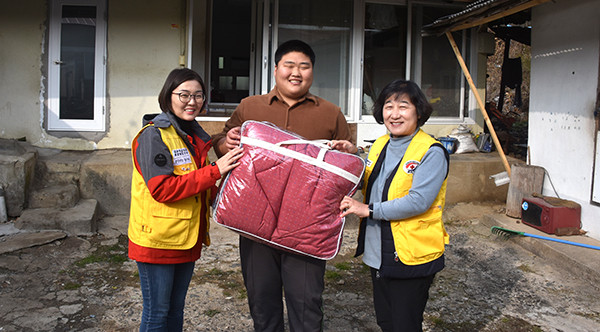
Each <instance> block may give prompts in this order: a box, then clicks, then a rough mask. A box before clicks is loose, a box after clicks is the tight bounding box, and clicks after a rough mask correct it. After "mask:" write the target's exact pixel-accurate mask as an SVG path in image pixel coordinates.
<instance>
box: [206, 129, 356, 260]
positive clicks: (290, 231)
mask: <svg viewBox="0 0 600 332" xmlns="http://www.w3.org/2000/svg"><path fill="white" fill-rule="evenodd" d="M241 134H242V139H241V146H242V147H243V148H244V156H243V157H242V158H241V159H240V166H238V167H236V168H235V169H234V170H233V171H231V172H230V173H229V175H228V176H227V177H226V178H225V179H224V180H223V182H222V183H221V187H220V190H219V194H218V196H217V200H216V201H215V205H214V210H213V211H214V212H213V218H214V220H215V221H216V222H217V223H218V224H220V225H223V226H225V227H228V228H230V229H232V230H235V231H237V232H239V233H240V234H241V235H243V236H246V237H248V238H251V239H254V240H256V241H260V242H263V243H266V244H268V245H270V246H274V247H276V248H279V249H284V250H289V251H293V252H296V253H300V254H304V255H308V256H311V257H315V258H319V259H331V258H333V257H335V255H336V254H337V252H338V250H339V246H340V244H341V239H342V232H343V229H344V222H345V220H344V218H341V217H340V211H339V204H340V201H341V200H342V198H343V197H344V196H345V195H353V194H354V192H355V191H356V188H357V186H358V183H359V182H360V179H361V178H362V175H363V172H364V168H365V164H364V161H363V159H362V158H360V157H358V156H356V155H353V154H348V153H343V152H339V151H335V150H330V149H329V148H328V147H327V146H326V145H325V144H323V143H316V142H313V141H306V140H304V139H303V138H302V137H299V136H298V135H296V134H293V133H290V132H287V131H284V130H282V129H279V128H277V127H275V126H274V125H272V124H269V123H266V122H256V121H246V122H244V124H243V125H242V127H241Z"/></svg>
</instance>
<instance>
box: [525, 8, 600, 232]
mask: <svg viewBox="0 0 600 332" xmlns="http://www.w3.org/2000/svg"><path fill="white" fill-rule="evenodd" d="M599 17H600V1H596V0H557V1H553V2H547V3H545V4H543V5H540V6H537V7H535V8H534V9H533V14H532V36H531V37H532V38H531V39H532V42H531V43H532V45H531V92H530V104H529V145H530V147H531V163H532V164H533V165H538V166H542V167H544V168H545V169H546V170H547V171H548V173H549V176H550V178H551V180H552V182H553V184H554V186H555V188H556V190H557V192H558V195H559V196H560V197H561V198H563V199H569V200H573V201H576V202H577V203H579V204H581V206H582V224H583V229H584V230H586V231H588V235H590V236H592V237H594V238H597V239H600V207H598V206H595V205H592V204H591V203H590V197H591V188H592V173H593V158H594V139H595V127H594V116H593V113H594V107H595V104H596V96H597V89H598V62H599V59H600V55H599V54H600V52H599V47H600V20H599V19H598V18H599ZM597 167H600V165H599V166H597ZM544 194H545V195H548V196H556V195H555V193H554V190H553V189H552V186H551V184H550V182H549V181H548V179H547V177H546V180H545V182H544Z"/></svg>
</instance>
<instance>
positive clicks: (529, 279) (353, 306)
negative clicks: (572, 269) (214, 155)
mask: <svg viewBox="0 0 600 332" xmlns="http://www.w3.org/2000/svg"><path fill="white" fill-rule="evenodd" d="M501 208H502V206H499V205H491V204H458V205H454V206H448V207H447V208H446V213H445V219H446V225H447V230H448V233H449V234H450V242H451V244H450V245H449V246H448V247H447V254H446V262H447V264H446V268H445V269H444V270H443V271H442V272H440V273H439V274H438V275H437V276H436V279H435V281H434V284H433V286H432V288H431V290H430V300H429V302H428V305H427V308H426V311H425V322H424V330H425V331H507V332H508V331H511V332H512V331H600V301H598V300H597V299H598V298H599V297H600V290H599V289H598V288H596V287H594V286H593V285H591V284H590V283H589V282H588V281H586V280H583V279H581V278H579V277H578V276H576V275H572V274H570V273H569V271H566V270H563V269H562V268H560V267H559V265H558V264H554V262H552V261H548V260H545V259H542V258H540V257H538V256H535V255H533V254H532V253H531V252H529V251H526V250H524V249H523V248H521V247H520V246H518V245H517V244H516V242H514V241H505V240H502V239H500V238H497V237H496V236H495V235H492V234H491V233H490V231H489V227H488V226H486V225H484V224H483V223H482V221H481V220H482V216H484V215H486V214H491V213H502V211H501ZM105 222H110V223H113V224H114V223H115V222H117V223H120V224H121V226H122V224H123V223H125V224H126V218H116V217H114V218H111V219H110V220H109V219H106V220H105ZM116 228H118V227H116ZM123 228H124V227H121V231H122V229H123ZM356 230H357V221H356V220H354V219H352V220H349V221H348V223H347V227H346V230H345V232H344V240H343V245H342V248H341V250H340V253H339V255H338V256H337V257H336V258H334V259H333V260H331V261H329V262H328V265H327V273H326V291H325V294H324V295H323V297H324V309H325V330H326V331H344V332H345V331H378V328H377V325H376V323H375V318H374V312H373V308H372V300H371V285H370V280H369V275H368V269H366V268H365V267H364V266H363V264H362V263H361V261H360V259H356V258H353V257H352V253H353V249H354V245H355V241H356ZM211 237H212V241H213V245H211V246H210V247H209V248H206V249H205V250H204V251H203V256H202V258H201V259H200V261H198V263H197V265H196V273H195V276H194V278H193V280H192V283H191V286H190V289H189V292H188V297H187V305H186V313H185V326H184V329H185V331H251V330H252V329H251V327H252V320H251V318H250V315H249V313H248V307H247V302H246V294H245V289H244V287H243V283H242V278H241V273H240V264H239V258H238V249H237V243H238V236H237V235H236V234H235V233H233V232H231V231H229V230H227V229H224V228H223V227H220V226H218V225H215V226H213V228H212V230H211ZM0 240H1V238H0ZM126 243H127V239H126V237H125V236H124V235H122V234H121V235H119V232H114V231H113V232H108V233H106V232H105V233H104V235H96V236H93V237H88V238H81V237H68V238H66V239H63V240H60V241H55V242H52V243H50V244H47V245H43V246H38V247H34V248H28V249H22V250H18V251H15V252H11V253H6V254H2V255H0V331H2V332H5V331H11V332H12V331H19V332H29V331H86V332H91V331H136V330H137V325H138V324H139V320H140V313H141V309H142V306H141V302H142V301H141V293H140V291H139V286H138V277H137V268H136V266H135V263H134V262H131V261H129V260H127V257H126Z"/></svg>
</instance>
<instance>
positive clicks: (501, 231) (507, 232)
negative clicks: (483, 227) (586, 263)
mask: <svg viewBox="0 0 600 332" xmlns="http://www.w3.org/2000/svg"><path fill="white" fill-rule="evenodd" d="M491 231H492V233H493V234H496V235H499V236H502V237H504V238H506V239H508V238H509V237H511V236H514V235H521V236H529V237H533V238H536V239H542V240H549V241H554V242H559V243H565V244H570V245H574V246H579V247H584V248H590V249H596V250H600V247H598V246H592V245H589V244H585V243H579V242H572V241H567V240H561V239H555V238H552V237H548V236H541V235H535V234H529V233H525V232H518V231H513V230H511V229H506V228H502V227H498V226H493V227H492V230H491Z"/></svg>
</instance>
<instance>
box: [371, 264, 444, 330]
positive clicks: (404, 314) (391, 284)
mask: <svg viewBox="0 0 600 332" xmlns="http://www.w3.org/2000/svg"><path fill="white" fill-rule="evenodd" d="M434 277H435V274H433V275H430V276H426V277H422V278H413V279H391V278H381V277H380V276H379V271H378V270H376V269H373V268H371V280H372V281H373V304H374V306H375V315H376V316H377V325H379V327H380V328H381V330H382V331H383V332H400V331H402V332H404V331H407V332H413V331H418V332H420V331H423V312H424V311H425V305H426V304H427V300H428V299H429V287H430V286H431V283H432V282H433V278H434Z"/></svg>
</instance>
